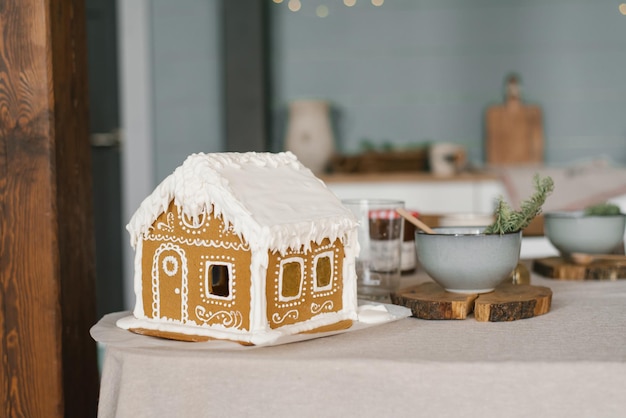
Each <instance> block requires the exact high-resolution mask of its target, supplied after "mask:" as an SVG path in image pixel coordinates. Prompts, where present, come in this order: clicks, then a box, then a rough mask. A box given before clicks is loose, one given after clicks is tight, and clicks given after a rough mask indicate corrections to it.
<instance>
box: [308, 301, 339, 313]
mask: <svg viewBox="0 0 626 418" xmlns="http://www.w3.org/2000/svg"><path fill="white" fill-rule="evenodd" d="M333 306H334V305H333V301H332V300H327V301H326V302H324V303H322V304H321V305H319V304H317V303H313V304H311V312H312V313H314V314H318V313H320V312H322V311H323V310H327V311H332V309H333Z"/></svg>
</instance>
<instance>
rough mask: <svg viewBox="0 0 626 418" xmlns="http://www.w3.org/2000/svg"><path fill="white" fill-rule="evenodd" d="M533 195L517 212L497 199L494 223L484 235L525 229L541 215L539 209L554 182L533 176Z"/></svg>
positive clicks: (501, 199) (537, 175) (548, 178)
mask: <svg viewBox="0 0 626 418" xmlns="http://www.w3.org/2000/svg"><path fill="white" fill-rule="evenodd" d="M533 181H534V185H535V193H534V194H533V195H532V196H531V197H530V198H529V199H528V200H526V201H524V202H522V204H521V206H520V209H519V210H518V211H515V210H513V209H512V208H511V207H510V206H509V205H508V204H507V203H506V202H505V201H504V198H502V197H500V198H498V203H497V205H496V209H495V211H494V222H493V223H492V224H491V225H489V226H488V227H487V228H486V229H485V234H506V233H510V232H517V231H519V230H522V229H524V228H526V227H527V226H528V225H529V224H530V222H531V221H532V220H533V219H534V218H535V217H536V216H537V215H539V214H540V213H541V207H542V206H543V204H544V203H545V201H546V198H547V197H548V196H549V195H550V193H552V191H553V190H554V181H553V180H552V178H551V177H549V176H548V177H544V178H541V176H540V175H539V174H535V176H534V178H533Z"/></svg>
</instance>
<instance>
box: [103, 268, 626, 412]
mask: <svg viewBox="0 0 626 418" xmlns="http://www.w3.org/2000/svg"><path fill="white" fill-rule="evenodd" d="M407 280H408V281H407ZM423 280H428V279H427V278H424V277H421V276H419V275H418V276H416V277H411V278H408V279H405V283H403V285H407V284H409V283H410V284H414V283H415V282H419V281H423ZM531 280H532V283H533V284H535V285H541V286H548V287H550V288H551V289H552V291H553V299H552V308H551V310H550V312H549V313H547V314H546V315H542V316H539V317H535V318H530V319H524V320H519V321H514V322H507V323H503V322H501V323H489V322H478V321H475V320H474V319H473V317H470V318H468V319H466V320H459V321H426V320H420V319H416V318H405V319H401V320H399V321H396V322H392V323H388V324H384V325H379V326H375V327H371V328H368V329H364V330H360V331H355V332H347V333H344V334H340V335H334V336H332V337H327V338H319V339H315V340H310V341H306V342H300V343H294V344H286V345H279V346H274V347H256V348H254V347H252V348H249V347H248V348H243V347H239V348H238V349H228V348H224V347H222V348H215V349H209V350H204V349H196V348H194V347H193V346H189V348H185V349H182V350H181V349H167V348H164V347H162V346H159V345H160V344H158V343H154V345H152V346H143V347H137V348H121V347H119V346H116V345H115V344H107V346H106V352H105V355H104V363H103V371H102V379H101V393H100V404H99V416H100V417H132V418H140V417H161V416H163V417H298V418H305V417H418V416H435V417H461V416H472V415H473V416H479V417H481V418H484V417H496V416H497V417H503V416H504V417H529V416H538V417H544V416H546V417H547V416H549V417H604V418H607V417H624V416H626V280H618V281H614V282H592V281H588V282H570V281H556V280H551V279H545V278H542V277H540V276H537V275H533V276H532V278H531ZM118 315H120V314H118ZM114 318H115V315H113V316H111V317H105V318H104V319H103V321H104V320H107V319H108V320H114ZM116 332H117V331H116ZM119 333H120V334H119V336H120V338H123V339H126V338H131V339H142V340H141V341H144V342H145V341H146V338H150V337H143V336H139V335H134V334H132V333H129V332H128V331H124V330H121V329H120V330H119ZM152 340H154V339H152ZM164 343H167V342H164ZM189 344H194V343H189ZM139 345H143V344H141V343H139ZM163 345H167V344H163Z"/></svg>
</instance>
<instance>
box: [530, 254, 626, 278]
mask: <svg viewBox="0 0 626 418" xmlns="http://www.w3.org/2000/svg"><path fill="white" fill-rule="evenodd" d="M533 271H534V272H535V273H537V274H540V275H542V276H544V277H547V278H549V279H559V280H617V279H620V278H626V264H623V263H622V264H620V263H616V262H615V261H610V260H598V261H594V262H592V263H591V264H588V265H586V266H582V265H578V264H574V263H570V262H567V261H566V260H565V259H563V258H562V257H547V258H540V259H537V260H535V261H534V262H533Z"/></svg>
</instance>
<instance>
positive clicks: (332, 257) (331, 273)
mask: <svg viewBox="0 0 626 418" xmlns="http://www.w3.org/2000/svg"><path fill="white" fill-rule="evenodd" d="M322 258H327V259H329V260H330V269H329V274H328V284H326V285H324V286H319V281H318V277H317V265H318V263H319V260H320V259H322ZM334 278H335V253H334V252H333V251H325V252H323V253H319V254H317V255H316V256H315V257H314V258H313V291H315V292H322V291H326V290H330V289H332V288H333V281H334Z"/></svg>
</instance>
